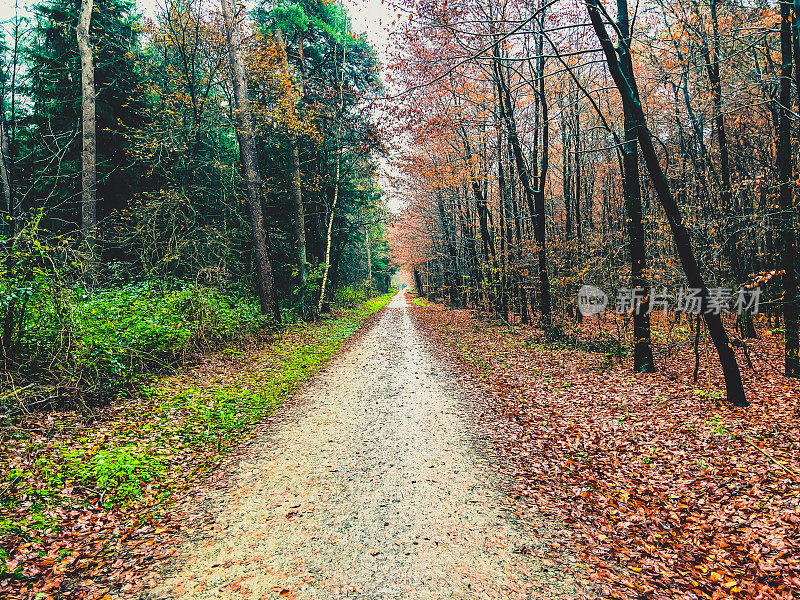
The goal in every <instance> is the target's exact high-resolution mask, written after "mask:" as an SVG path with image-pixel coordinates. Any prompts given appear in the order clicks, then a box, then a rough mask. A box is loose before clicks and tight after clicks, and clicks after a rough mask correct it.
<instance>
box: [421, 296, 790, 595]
mask: <svg viewBox="0 0 800 600" xmlns="http://www.w3.org/2000/svg"><path fill="white" fill-rule="evenodd" d="M413 304H414V306H413V307H412V317H413V319H414V321H415V323H416V325H417V326H418V327H419V328H420V330H422V331H423V332H424V334H425V335H426V336H428V337H429V338H430V339H432V340H434V341H435V342H436V344H437V347H438V348H439V349H440V351H441V357H442V358H444V359H446V360H448V361H449V362H450V363H451V364H452V366H453V367H454V368H455V369H456V370H457V371H458V372H460V373H461V375H460V377H459V380H460V383H461V385H462V387H464V388H465V389H467V390H471V391H472V393H473V396H474V397H475V398H477V399H478V404H479V405H480V406H481V407H482V411H483V415H482V416H481V417H480V418H481V419H482V420H483V421H485V422H487V423H491V424H492V425H491V427H488V428H487V429H486V430H487V432H489V433H490V436H491V437H490V439H489V440H488V443H489V446H490V448H492V454H493V456H494V457H496V459H497V466H498V467H499V468H500V469H501V471H502V472H503V473H505V474H506V476H507V478H506V479H505V480H504V481H505V482H506V488H505V489H506V492H507V494H508V495H509V497H510V498H512V499H513V510H514V511H515V512H516V513H517V514H519V515H521V516H524V515H526V514H529V513H535V514H539V515H541V516H542V517H544V518H550V519H554V520H557V521H561V522H562V523H563V526H562V527H560V528H559V529H558V530H557V531H556V532H555V534H556V535H555V536H553V537H552V538H551V539H550V540H549V541H548V544H549V549H550V551H551V552H552V553H553V554H554V555H555V556H558V555H559V554H560V553H561V552H562V551H563V549H564V548H565V547H566V548H570V549H571V550H572V551H573V552H574V553H575V555H576V556H577V557H578V558H579V559H580V566H581V567H583V568H584V569H585V571H583V572H584V573H585V574H586V576H588V578H589V579H591V580H593V581H595V582H596V586H597V588H598V591H600V592H601V593H602V596H603V597H605V598H612V597H613V598H648V599H650V598H652V599H661V598H676V599H682V600H696V599H700V598H713V599H714V600H716V599H719V598H785V599H788V598H798V597H800V381H796V380H788V379H786V378H784V377H783V375H782V362H783V361H782V352H783V346H782V344H781V339H780V337H779V336H777V335H773V334H772V333H771V332H769V331H762V332H761V335H760V339H756V340H747V345H748V347H749V351H748V354H749V356H750V358H751V359H752V365H749V364H748V361H747V358H746V357H745V356H744V351H743V349H742V348H737V349H736V351H737V354H738V359H739V364H740V365H741V367H742V376H743V379H744V381H745V388H746V392H747V395H748V398H749V400H750V402H751V405H750V407H749V408H745V409H734V408H731V407H730V406H729V405H726V404H725V403H724V399H723V396H724V389H725V388H724V384H723V380H722V375H721V369H720V366H719V363H718V361H717V360H716V359H715V357H714V353H713V347H711V348H710V349H709V346H708V344H707V343H701V344H700V365H699V367H700V368H699V370H698V371H699V372H698V375H699V377H698V381H697V382H694V381H693V370H694V363H695V358H694V352H693V349H692V340H693V335H692V332H691V331H688V328H687V327H686V326H685V321H684V324H682V325H678V324H676V323H675V322H674V319H673V318H672V317H670V318H669V319H666V318H664V319H663V320H658V319H654V330H653V332H654V339H655V354H656V363H657V368H658V372H657V373H654V374H634V373H633V372H632V370H631V368H630V365H629V364H628V361H629V357H618V356H614V353H613V352H611V353H606V352H602V351H601V352H588V351H585V350H578V349H575V348H576V347H583V348H590V347H594V348H598V349H600V348H608V340H609V339H610V338H609V335H608V333H611V334H613V335H618V334H619V332H620V331H621V329H619V328H618V327H617V326H618V325H619V323H618V322H617V321H614V320H613V319H612V321H606V322H605V323H603V322H602V321H599V320H597V319H591V320H586V322H585V323H584V324H583V325H582V326H580V327H575V328H574V329H573V330H571V331H567V332H565V333H567V335H566V336H564V337H562V338H561V340H560V341H559V340H554V339H553V338H552V337H551V338H550V340H547V339H545V336H544V335H543V333H542V331H541V330H538V329H536V328H533V327H528V326H508V325H504V324H500V323H499V322H497V321H494V320H490V319H487V318H481V317H479V316H476V315H475V313H474V312H472V311H468V310H451V309H448V308H445V307H443V306H441V305H437V304H431V303H428V302H426V301H424V300H422V299H415V300H414V302H413ZM611 328H613V331H612V330H611ZM547 550H548V546H547V545H546V546H545V551H547ZM539 553H541V549H540V550H539ZM545 553H546V552H545ZM539 555H540V556H541V554H539Z"/></svg>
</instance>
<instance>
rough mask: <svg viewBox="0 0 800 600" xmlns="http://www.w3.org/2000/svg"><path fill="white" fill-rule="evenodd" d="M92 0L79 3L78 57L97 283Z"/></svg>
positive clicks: (87, 240)
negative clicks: (91, 34)
mask: <svg viewBox="0 0 800 600" xmlns="http://www.w3.org/2000/svg"><path fill="white" fill-rule="evenodd" d="M93 8H94V1H93V0H81V15H80V20H79V21H78V28H77V37H78V51H79V52H80V57H81V95H82V104H81V108H82V115H83V119H82V122H83V150H82V154H81V234H82V237H83V244H84V249H85V251H86V254H87V257H88V258H87V269H88V274H89V280H90V281H91V282H92V283H96V282H97V266H96V257H95V252H96V245H97V132H96V120H95V103H96V98H95V88H94V54H93V52H92V45H91V42H90V40H89V28H90V26H91V22H92V9H93Z"/></svg>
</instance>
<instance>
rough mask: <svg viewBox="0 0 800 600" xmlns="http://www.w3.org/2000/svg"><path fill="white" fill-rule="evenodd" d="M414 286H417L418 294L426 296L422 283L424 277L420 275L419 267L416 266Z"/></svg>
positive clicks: (422, 296) (421, 296)
mask: <svg viewBox="0 0 800 600" xmlns="http://www.w3.org/2000/svg"><path fill="white" fill-rule="evenodd" d="M414 286H415V287H416V288H417V296H419V297H420V298H424V297H425V287H424V286H423V285H422V277H420V276H419V269H417V267H414Z"/></svg>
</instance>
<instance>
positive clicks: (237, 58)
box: [222, 0, 281, 323]
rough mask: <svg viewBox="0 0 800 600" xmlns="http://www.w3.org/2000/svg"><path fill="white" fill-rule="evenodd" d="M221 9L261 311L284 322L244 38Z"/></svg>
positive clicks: (228, 11) (225, 4)
mask: <svg viewBox="0 0 800 600" xmlns="http://www.w3.org/2000/svg"><path fill="white" fill-rule="evenodd" d="M222 12H223V15H224V18H225V28H226V30H227V39H228V55H229V57H230V62H231V70H232V71H233V94H234V98H235V101H236V115H237V124H236V125H237V128H238V129H239V149H240V152H241V156H242V164H243V165H244V172H245V178H246V179H247V200H248V205H249V207H250V219H251V221H252V225H253V242H254V246H255V256H256V268H257V270H258V283H259V289H258V291H259V299H260V300H261V314H263V315H267V316H271V317H272V319H273V320H274V321H275V322H276V323H280V321H281V313H280V309H279V308H278V299H277V297H276V295H275V285H274V282H273V277H272V264H271V263H270V260H269V237H268V235H267V232H266V230H265V228H264V216H263V213H262V210H261V174H260V172H259V167H258V155H257V154H256V141H255V134H254V133H253V120H252V116H251V114H250V99H249V98H248V94H247V80H246V79H245V74H244V59H243V58H242V38H241V34H240V33H239V29H238V27H237V23H236V19H235V16H234V13H233V9H232V7H231V0H222Z"/></svg>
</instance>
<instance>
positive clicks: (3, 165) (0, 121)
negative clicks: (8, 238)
mask: <svg viewBox="0 0 800 600" xmlns="http://www.w3.org/2000/svg"><path fill="white" fill-rule="evenodd" d="M11 173H12V168H11V141H10V139H9V136H8V123H7V122H6V115H5V110H4V109H3V99H2V98H0V179H2V180H3V200H4V201H5V203H6V211H7V213H8V216H9V217H10V218H11V221H12V225H11V231H12V235H14V233H15V232H14V225H13V221H14V217H15V215H14V208H15V205H14V192H13V187H12V181H11Z"/></svg>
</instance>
